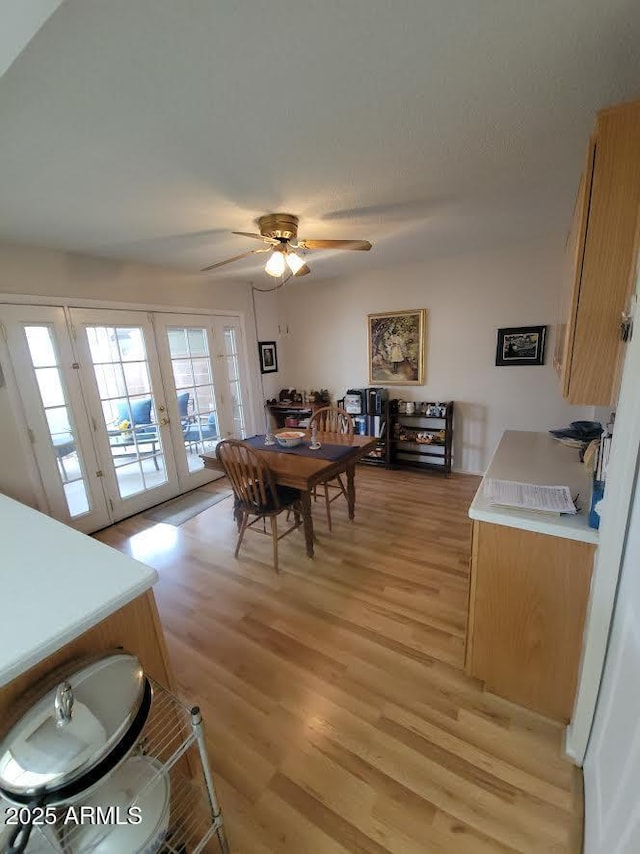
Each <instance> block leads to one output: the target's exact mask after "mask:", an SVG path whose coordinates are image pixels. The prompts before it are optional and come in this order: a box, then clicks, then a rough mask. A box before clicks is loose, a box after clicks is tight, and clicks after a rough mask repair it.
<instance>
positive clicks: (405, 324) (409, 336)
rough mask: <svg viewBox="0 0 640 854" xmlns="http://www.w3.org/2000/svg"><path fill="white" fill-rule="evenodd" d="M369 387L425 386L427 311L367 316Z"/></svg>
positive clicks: (420, 309)
mask: <svg viewBox="0 0 640 854" xmlns="http://www.w3.org/2000/svg"><path fill="white" fill-rule="evenodd" d="M367 321H368V361H369V383H370V384H371V385H424V374H425V337H426V327H427V310H426V309H425V308H418V309H408V310H406V311H388V312H384V313H383V314H369V315H368V317H367Z"/></svg>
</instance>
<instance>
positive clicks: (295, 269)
mask: <svg viewBox="0 0 640 854" xmlns="http://www.w3.org/2000/svg"><path fill="white" fill-rule="evenodd" d="M258 228H259V229H260V234H251V233H250V232H247V231H233V232H232V234H240V235H241V236H243V237H252V238H254V239H255V240H261V241H262V242H263V243H266V244H267V245H266V246H264V247H261V248H260V249H249V250H248V251H247V252H242V253H241V254H240V255H234V256H233V257H232V258H226V259H225V260H224V261H218V262H217V263H216V264H210V265H209V266H208V267H203V269H202V270H201V271H200V272H201V273H206V272H208V271H209V270H215V269H216V267H223V266H224V265H225V264H231V263H233V261H239V260H240V259H241V258H247V257H248V256H249V255H256V254H260V253H263V252H269V253H270V254H269V258H268V259H267V263H266V264H265V267H264V269H265V272H267V273H268V274H269V275H270V276H274V277H279V276H282V275H284V272H285V270H286V269H287V267H288V268H289V270H290V273H289V276H288V278H290V277H291V276H306V275H307V274H308V273H310V272H311V270H310V269H309V267H308V266H307V264H306V263H305V262H304V261H303V259H302V258H301V257H300V256H299V255H298V254H297V252H296V250H297V249H303V250H306V249H312V250H313V249H358V250H360V251H368V250H369V249H371V243H369V241H368V240H298V217H297V216H294V215H293V214H287V213H273V214H266V215H265V216H261V217H260V218H259V219H258Z"/></svg>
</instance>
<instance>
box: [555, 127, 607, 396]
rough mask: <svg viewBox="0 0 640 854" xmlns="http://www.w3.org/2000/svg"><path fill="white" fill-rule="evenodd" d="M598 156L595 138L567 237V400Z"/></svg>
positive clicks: (561, 321) (561, 328)
mask: <svg viewBox="0 0 640 854" xmlns="http://www.w3.org/2000/svg"><path fill="white" fill-rule="evenodd" d="M595 154H596V141H595V136H592V137H591V139H590V140H589V147H588V149H587V162H586V163H585V168H584V171H583V173H582V176H581V178H580V186H579V187H578V194H577V196H576V202H575V206H574V209H573V219H572V221H571V229H570V230H569V234H568V235H567V245H566V251H565V269H564V275H563V280H562V292H561V297H560V314H559V318H558V326H557V329H556V341H555V350H554V354H553V365H554V367H555V369H556V372H557V374H558V376H559V378H560V384H561V386H562V394H563V396H565V397H566V396H567V395H568V394H569V379H570V376H571V373H570V368H571V354H572V350H573V337H574V334H575V328H576V314H577V311H578V298H579V295H580V279H581V277H582V262H583V259H584V248H585V241H586V236H587V222H588V220H589V202H590V200H591V184H592V180H593V164H594V159H595Z"/></svg>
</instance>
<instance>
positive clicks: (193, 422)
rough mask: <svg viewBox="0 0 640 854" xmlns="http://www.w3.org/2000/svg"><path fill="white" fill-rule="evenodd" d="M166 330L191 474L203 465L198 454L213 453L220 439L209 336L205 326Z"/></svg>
mask: <svg viewBox="0 0 640 854" xmlns="http://www.w3.org/2000/svg"><path fill="white" fill-rule="evenodd" d="M166 332H167V340H168V343H169V357H170V359H171V371H172V377H173V386H174V390H175V395H176V403H177V406H178V415H179V418H180V428H181V441H182V446H183V449H184V450H183V453H184V454H185V459H186V462H187V468H188V470H189V472H190V473H193V472H197V471H201V470H202V469H203V468H204V463H203V462H202V460H201V459H200V456H199V455H200V454H203V453H213V452H214V451H215V446H216V444H217V442H218V441H219V439H220V432H219V429H218V423H219V421H218V407H217V403H216V392H215V386H214V382H213V368H212V365H211V354H210V349H209V336H208V333H207V329H206V328H205V327H188V326H181V327H177V326H169V327H167V329H166ZM174 435H175V431H174Z"/></svg>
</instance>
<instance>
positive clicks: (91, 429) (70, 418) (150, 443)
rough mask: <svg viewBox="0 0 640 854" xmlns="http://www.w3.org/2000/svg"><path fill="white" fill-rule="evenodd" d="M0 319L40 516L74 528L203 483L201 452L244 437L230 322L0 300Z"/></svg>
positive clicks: (94, 525)
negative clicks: (43, 507)
mask: <svg viewBox="0 0 640 854" xmlns="http://www.w3.org/2000/svg"><path fill="white" fill-rule="evenodd" d="M0 320H1V321H2V325H3V326H4V328H5V333H6V341H7V346H8V353H9V357H10V363H11V366H12V370H13V375H14V378H15V386H16V388H15V395H14V396H15V397H16V398H19V400H20V407H21V409H22V414H21V415H18V423H19V424H20V423H21V424H22V429H23V432H24V435H25V437H27V438H26V439H25V444H28V443H30V446H31V449H32V451H33V457H34V459H35V463H36V466H37V470H38V473H39V476H40V481H41V483H42V487H43V492H44V494H45V496H46V500H47V504H48V511H49V512H50V513H51V515H52V516H54V517H55V518H57V519H60V520H61V521H63V522H66V523H67V524H70V525H72V526H74V527H76V528H78V529H80V530H82V531H85V532H91V531H95V530H98V529H99V528H101V527H105V526H106V525H109V524H111V523H112V522H115V521H117V520H119V519H122V518H124V517H126V516H130V515H133V514H135V513H139V512H141V511H142V510H145V509H147V508H148V507H151V506H153V505H155V504H158V503H160V502H162V501H166V500H167V499H169V498H172V497H173V496H175V495H178V494H179V493H180V492H184V491H186V490H188V489H193V488H194V487H197V486H199V485H201V484H203V483H205V482H207V481H209V480H211V479H212V478H213V477H214V475H213V473H212V472H211V471H210V470H209V469H205V468H204V464H203V462H202V460H201V458H200V454H202V453H213V452H215V447H216V444H217V443H218V442H219V441H220V440H221V439H222V438H226V437H228V436H236V437H238V438H240V437H244V436H245V435H246V433H247V423H248V422H249V421H250V420H251V419H250V417H249V413H248V408H247V407H248V402H249V392H248V388H247V385H246V380H245V377H246V375H247V369H246V364H245V358H244V345H243V342H242V335H241V326H240V322H239V320H238V319H237V318H233V317H221V316H211V315H191V314H165V313H159V312H158V313H154V314H149V313H147V312H143V311H121V310H112V309H100V308H92V309H84V308H67V309H65V308H62V307H56V306H32V305H30V306H20V305H5V306H0Z"/></svg>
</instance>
